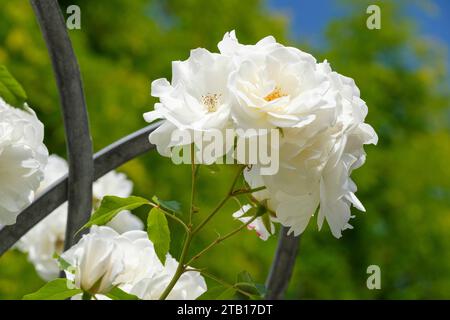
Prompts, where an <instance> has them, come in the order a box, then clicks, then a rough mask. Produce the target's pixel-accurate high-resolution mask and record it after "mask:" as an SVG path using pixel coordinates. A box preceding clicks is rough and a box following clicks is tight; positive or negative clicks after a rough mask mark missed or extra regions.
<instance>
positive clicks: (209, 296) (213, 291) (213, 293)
mask: <svg viewBox="0 0 450 320" xmlns="http://www.w3.org/2000/svg"><path fill="white" fill-rule="evenodd" d="M227 289H228V288H226V287H224V286H216V287H212V288H208V290H207V291H206V292H205V293H203V294H202V295H201V296H200V297H198V298H197V300H215V299H217V297H218V296H220V295H221V294H222V293H223V292H224V291H226V290H227Z"/></svg>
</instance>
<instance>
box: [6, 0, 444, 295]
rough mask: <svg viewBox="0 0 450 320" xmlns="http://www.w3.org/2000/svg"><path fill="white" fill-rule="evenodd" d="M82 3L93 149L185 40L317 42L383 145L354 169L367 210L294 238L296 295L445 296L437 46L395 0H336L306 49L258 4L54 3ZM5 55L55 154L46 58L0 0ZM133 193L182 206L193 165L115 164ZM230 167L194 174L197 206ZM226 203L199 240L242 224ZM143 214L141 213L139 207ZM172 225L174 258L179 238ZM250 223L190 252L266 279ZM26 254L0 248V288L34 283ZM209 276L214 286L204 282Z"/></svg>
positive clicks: (167, 70) (58, 125)
mask: <svg viewBox="0 0 450 320" xmlns="http://www.w3.org/2000/svg"><path fill="white" fill-rule="evenodd" d="M59 2H60V5H61V7H62V9H63V10H64V11H65V8H67V6H69V5H71V4H77V5H79V6H80V8H81V13H82V15H81V30H72V31H70V36H71V39H72V41H73V45H74V48H75V51H76V54H77V56H78V59H79V64H80V67H81V72H82V76H83V80H84V88H85V94H86V98H87V104H88V109H89V115H90V125H91V130H92V136H93V140H94V148H95V150H96V151H98V150H99V149H101V148H103V147H105V146H106V145H108V144H110V143H112V142H114V141H115V140H117V139H119V138H121V137H122V136H124V135H126V134H129V133H131V132H133V131H135V130H137V129H139V128H142V127H143V126H145V125H146V123H145V122H144V121H143V119H142V114H143V113H144V112H146V111H149V110H150V109H152V106H153V104H154V102H155V100H154V99H153V98H152V97H150V94H149V93H150V83H151V81H152V80H154V79H157V78H160V77H168V78H170V75H171V61H172V60H183V59H186V58H187V57H188V55H189V50H190V49H193V48H196V47H205V48H207V49H209V50H212V51H217V48H216V45H217V42H218V41H219V40H221V38H222V37H223V34H224V33H225V32H226V31H230V30H233V29H235V30H236V32H237V35H238V38H239V39H240V41H241V42H243V43H254V42H256V41H258V40H259V39H261V38H262V37H264V36H267V35H273V36H275V37H276V38H277V40H278V41H279V42H281V43H284V44H289V45H294V46H297V47H299V48H300V49H302V50H305V51H308V52H312V53H313V54H314V55H315V56H316V57H317V58H318V60H323V59H327V60H328V61H329V62H330V63H331V65H332V67H333V68H334V69H335V70H336V71H338V72H340V73H342V74H344V75H347V76H349V77H352V78H354V79H355V81H356V83H357V85H358V86H359V88H360V89H361V95H362V98H363V99H364V100H365V101H366V102H367V105H368V106H369V115H368V117H367V122H368V123H370V124H371V125H372V126H373V127H374V128H375V130H376V131H377V133H378V134H379V138H380V141H379V145H378V146H376V147H373V146H370V147H367V148H366V151H367V153H368V157H367V163H366V165H365V166H363V167H362V168H361V169H359V170H357V171H356V172H354V173H353V177H354V179H355V181H356V182H357V185H358V186H359V190H358V193H357V195H358V197H359V198H360V199H361V201H362V202H363V203H364V205H365V207H366V209H367V213H365V214H363V213H359V212H357V211H356V210H355V212H354V213H355V215H356V218H355V219H353V220H352V225H353V226H354V229H353V230H348V231H345V232H344V234H343V238H341V239H335V238H333V236H332V235H331V233H330V232H328V230H327V228H324V230H322V231H321V232H318V231H317V226H316V224H315V221H314V220H315V219H312V220H311V223H310V225H309V226H308V228H307V230H306V232H305V233H304V235H303V236H302V242H301V247H300V254H299V256H298V258H297V264H296V267H295V271H294V275H293V279H292V282H291V284H290V287H289V291H288V298H291V299H305V298H307V299H318V298H324V299H325V298H326V299H329V298H337V299H347V298H364V299H367V298H368V299H372V298H374V299H376V298H382V299H389V298H402V299H409V298H447V299H448V298H450V166H449V162H450V132H449V128H450V99H449V90H448V88H449V82H448V80H449V79H448V73H447V67H448V66H447V65H446V61H447V59H446V54H447V53H446V51H445V48H444V47H442V46H441V45H439V44H438V43H434V42H430V41H429V40H427V39H426V38H424V37H422V36H421V35H420V30H418V29H417V27H416V26H415V23H414V21H413V20H412V19H411V18H409V17H407V16H405V14H404V10H403V9H404V6H405V5H409V4H406V3H405V2H402V1H398V2H397V1H395V2H394V1H370V3H369V2H368V1H349V0H347V1H342V2H341V5H342V7H343V8H344V9H345V15H344V16H343V17H340V18H339V19H336V20H334V21H330V22H329V26H328V28H327V32H326V39H327V42H326V45H325V46H324V47H321V48H312V47H310V46H309V45H308V44H307V43H305V41H303V40H302V39H295V38H293V37H292V36H290V35H289V32H288V30H289V20H288V18H287V17H286V16H283V15H282V14H281V13H277V12H270V11H269V10H268V9H267V7H266V6H265V3H264V1H262V0H246V1H242V0H215V1H202V0H167V1H163V0H130V1H123V0H109V1H107V2H104V1H87V0H79V1H73V0H72V1H70V0H64V1H61V0H60V1H59ZM372 2H375V3H376V4H378V5H379V6H380V7H381V12H382V28H381V30H368V29H367V28H366V19H367V16H368V15H367V14H366V8H367V6H368V5H369V4H372ZM0 63H1V64H5V65H6V66H7V67H8V68H9V70H10V71H11V72H12V74H13V75H14V76H15V77H16V78H17V79H18V81H19V82H20V83H21V84H22V85H23V87H24V88H25V90H26V91H27V94H28V97H29V104H30V106H32V107H33V108H34V109H35V110H36V112H37V113H38V116H39V118H40V119H41V120H42V121H43V122H44V124H45V126H46V144H47V146H48V148H49V150H50V152H51V153H56V154H58V155H61V156H64V155H65V143H64V130H63V126H62V117H61V114H60V111H59V98H58V94H57V91H56V85H55V81H54V78H53V74H52V69H51V65H50V60H49V57H48V54H47V50H46V48H45V45H44V42H43V39H42V36H41V34H40V31H39V27H38V25H37V22H36V20H35V18H34V15H33V11H32V9H31V6H30V4H29V2H28V1H27V0H16V1H3V2H2V10H1V11H0ZM120 170H121V171H123V172H125V173H126V174H127V175H128V176H129V178H130V179H131V180H133V182H134V184H135V192H134V193H135V194H136V195H143V196H147V197H151V196H152V195H154V194H156V195H158V197H160V198H162V199H177V200H178V199H180V200H182V201H183V203H184V204H185V207H187V205H186V204H187V203H188V198H189V188H190V187H189V186H190V180H189V179H190V168H189V167H188V166H174V165H173V164H172V163H171V161H170V159H166V158H162V157H161V156H159V155H158V154H156V153H149V154H147V155H145V156H142V157H140V158H138V159H136V160H133V161H131V162H130V163H128V164H126V165H124V166H123V167H122V168H120ZM228 173H229V172H228V170H227V168H222V170H221V171H220V172H218V173H215V174H212V173H210V172H208V170H202V171H201V181H200V186H199V196H198V205H199V207H201V208H202V209H203V208H204V209H205V211H206V210H207V209H209V208H211V207H213V206H214V205H215V203H216V201H217V200H218V197H219V196H220V195H222V194H224V193H225V192H226V190H227V188H228V183H227V182H228V180H229V178H228V176H229V175H228ZM236 209H237V206H236V204H235V203H230V204H229V206H227V207H226V210H225V211H222V213H221V214H220V215H218V216H217V217H216V218H215V220H214V223H213V225H214V228H208V229H209V230H210V231H209V234H208V233H207V234H206V235H205V236H204V237H202V238H201V239H199V240H198V241H197V242H196V243H195V244H194V248H197V249H199V248H201V247H203V246H204V245H205V244H207V243H209V241H211V240H212V239H214V237H215V235H216V231H217V232H224V231H225V230H228V229H230V228H231V227H232V225H239V224H238V222H233V221H232V218H231V213H232V212H234V210H236ZM139 214H141V215H142V216H144V215H145V212H139ZM172 227H173V230H174V232H173V233H174V234H175V239H174V241H173V245H172V246H173V247H172V249H171V252H172V254H173V255H174V256H177V253H178V252H179V250H180V248H179V246H180V242H181V240H182V239H181V237H180V235H181V234H182V232H181V230H180V229H177V227H176V226H175V225H174V226H172ZM276 240H277V239H276V237H272V238H271V239H269V240H268V241H267V242H262V241H261V240H259V239H258V238H257V237H256V236H255V234H254V233H253V232H244V233H243V234H242V235H240V236H238V237H236V238H233V239H230V240H227V242H225V243H223V244H221V245H220V247H219V248H217V249H215V250H214V251H212V252H210V253H209V254H208V255H207V256H205V257H203V258H202V259H200V260H199V261H198V265H200V266H202V267H204V266H206V267H208V270H209V271H210V272H212V273H215V274H217V275H220V276H221V277H222V278H224V279H227V280H229V281H233V280H234V278H235V277H236V275H237V274H238V273H239V272H240V271H242V270H247V271H249V272H250V273H251V274H252V276H253V277H254V278H255V279H256V280H257V282H261V283H263V282H264V280H265V277H266V275H267V273H268V270H269V266H270V262H271V260H272V258H273V253H274V250H275V247H276ZM372 264H376V265H379V266H380V268H381V272H382V288H381V290H368V289H367V287H366V279H367V277H368V275H367V273H366V269H367V267H368V266H369V265H372ZM42 284H43V281H42V280H40V279H39V277H38V276H37V275H36V272H35V271H34V268H33V266H32V265H30V264H29V263H28V262H27V259H26V255H24V254H22V253H19V252H17V251H15V250H11V251H10V252H8V253H7V254H5V255H4V256H3V257H1V258H0V298H2V299H14V298H21V297H22V296H23V295H24V294H27V293H30V292H33V291H35V290H36V289H38V288H39V287H41V286H42ZM209 284H210V286H214V285H215V284H214V283H211V282H210V283H209Z"/></svg>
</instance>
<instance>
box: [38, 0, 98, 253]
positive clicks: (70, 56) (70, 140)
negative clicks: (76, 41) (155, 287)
mask: <svg viewBox="0 0 450 320" xmlns="http://www.w3.org/2000/svg"><path fill="white" fill-rule="evenodd" d="M31 5H32V7H33V9H34V13H35V15H36V18H37V21H38V23H39V26H40V27H41V31H42V35H43V37H44V40H45V43H46V45H47V49H48V52H49V55H50V58H51V61H52V66H53V71H54V74H55V79H56V84H57V87H58V92H59V97H60V101H61V111H62V115H63V120H64V129H65V133H66V145H67V157H68V159H67V160H68V164H69V177H68V185H67V186H66V189H67V190H66V192H67V195H68V196H67V197H68V217H67V228H66V241H65V243H64V247H65V248H66V249H68V248H70V247H71V246H72V244H73V242H76V241H78V239H79V237H81V234H79V235H75V233H76V232H77V230H79V229H80V227H81V226H83V225H84V224H85V223H86V222H87V221H88V220H89V216H90V211H91V208H92V182H93V180H94V163H93V161H92V157H93V154H92V140H91V135H90V133H89V118H88V114H87V110H86V101H85V98H84V92H83V83H82V81H81V74H80V69H79V67H78V62H77V58H76V56H75V53H74V51H73V47H72V43H71V41H70V39H69V35H68V33H67V29H66V23H65V21H64V17H63V15H62V13H61V10H60V8H59V4H58V1H57V0H31Z"/></svg>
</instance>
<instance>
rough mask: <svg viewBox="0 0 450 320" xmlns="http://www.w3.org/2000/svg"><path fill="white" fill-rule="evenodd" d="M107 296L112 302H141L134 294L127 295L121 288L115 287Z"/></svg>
mask: <svg viewBox="0 0 450 320" xmlns="http://www.w3.org/2000/svg"><path fill="white" fill-rule="evenodd" d="M106 296H107V297H108V298H110V299H112V300H140V299H139V298H138V297H136V296H135V295H134V294H130V293H127V292H125V291H123V290H122V289H120V288H119V287H114V288H113V289H112V290H111V291H109V293H107V294H106Z"/></svg>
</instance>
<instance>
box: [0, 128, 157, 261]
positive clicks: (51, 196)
mask: <svg viewBox="0 0 450 320" xmlns="http://www.w3.org/2000/svg"><path fill="white" fill-rule="evenodd" d="M160 124H161V123H160V122H157V123H155V124H151V125H149V126H147V127H145V128H143V129H141V130H139V131H136V132H134V133H132V134H130V135H128V136H126V137H125V138H123V139H120V140H119V141H117V142H115V143H113V144H111V145H109V146H107V147H106V148H104V149H102V150H101V151H99V152H98V153H96V154H95V155H94V164H95V175H94V177H95V179H98V178H100V177H102V176H103V175H105V174H106V173H108V172H109V171H111V170H113V169H115V168H117V167H119V166H121V165H122V164H124V163H125V162H127V161H129V160H131V159H133V158H136V157H138V156H140V155H142V154H144V153H145V152H147V151H150V150H153V149H154V148H155V146H154V145H152V144H150V142H149V141H148V135H149V134H150V133H151V132H153V131H154V130H156V128H158V127H159V125H160ZM67 182H68V178H67V176H65V177H63V178H61V179H60V180H59V181H57V182H55V183H54V184H53V185H52V186H50V187H49V189H47V191H46V192H44V193H43V194H41V195H40V196H39V197H38V198H37V199H36V200H35V201H34V202H33V203H32V204H31V205H29V206H28V207H27V208H26V209H25V210H24V211H22V213H21V214H19V216H18V217H17V222H16V224H13V225H10V226H5V227H4V228H3V229H1V230H0V256H1V255H2V254H3V253H5V252H6V251H7V250H8V249H9V248H11V247H12V246H13V245H14V244H15V243H16V242H17V241H18V240H19V239H20V238H21V237H22V236H23V235H24V234H25V233H27V232H28V230H30V229H31V228H32V227H33V226H34V225H36V224H37V223H38V222H39V221H41V220H42V219H44V218H45V217H46V216H47V215H49V214H50V213H51V212H52V211H53V210H55V209H56V208H58V207H59V206H60V205H61V204H63V203H64V202H66V201H67ZM89 212H90V209H89Z"/></svg>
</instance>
